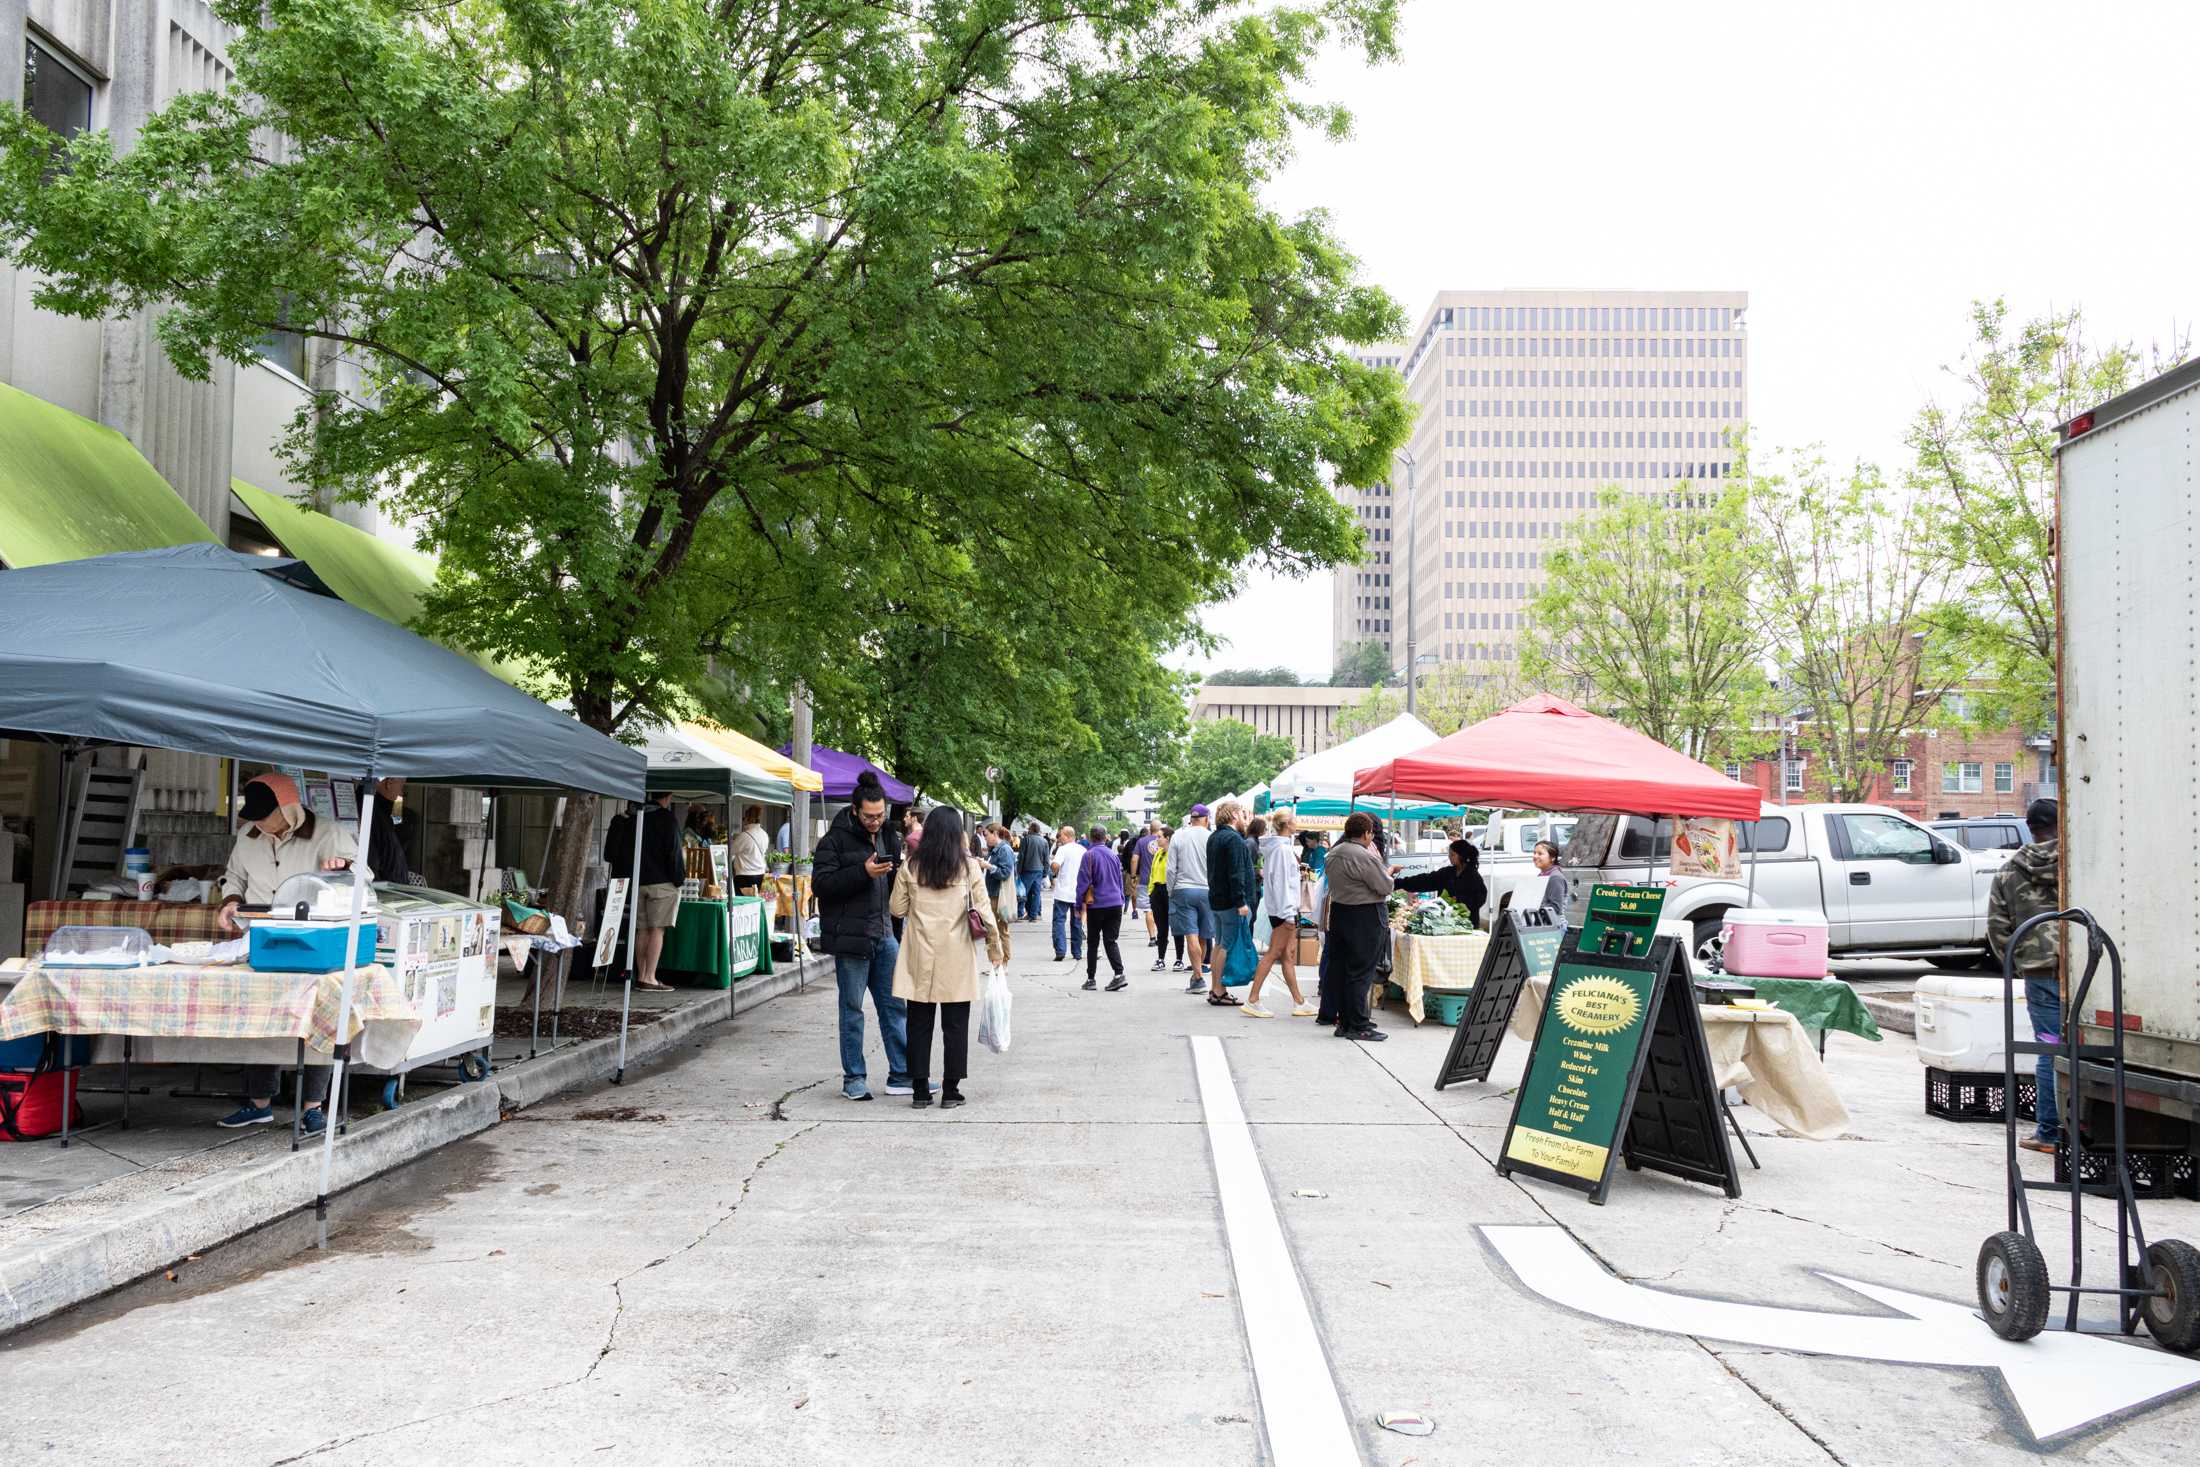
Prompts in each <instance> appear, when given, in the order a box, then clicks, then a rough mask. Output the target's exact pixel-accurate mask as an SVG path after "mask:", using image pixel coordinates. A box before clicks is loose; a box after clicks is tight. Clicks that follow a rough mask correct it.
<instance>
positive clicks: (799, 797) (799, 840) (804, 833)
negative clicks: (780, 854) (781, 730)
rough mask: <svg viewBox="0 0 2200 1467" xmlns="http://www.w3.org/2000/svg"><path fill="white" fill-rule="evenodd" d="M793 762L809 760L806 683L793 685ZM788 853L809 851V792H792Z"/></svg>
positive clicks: (806, 762)
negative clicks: (791, 826) (792, 809)
mask: <svg viewBox="0 0 2200 1467" xmlns="http://www.w3.org/2000/svg"><path fill="white" fill-rule="evenodd" d="M790 747H791V748H792V749H793V750H794V762H795V763H797V764H800V765H804V766H807V765H808V764H809V762H810V690H809V688H808V686H807V685H805V684H802V683H796V684H795V685H794V742H793V743H792V744H791V745H790ZM787 836H788V840H787V844H788V846H789V847H790V848H791V851H790V854H793V855H796V856H807V855H808V854H809V853H810V792H809V791H808V790H805V789H797V790H796V791H795V792H794V820H793V828H792V829H790V830H789V831H788V832H787Z"/></svg>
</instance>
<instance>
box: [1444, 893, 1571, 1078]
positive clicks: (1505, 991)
mask: <svg viewBox="0 0 2200 1467" xmlns="http://www.w3.org/2000/svg"><path fill="white" fill-rule="evenodd" d="M1565 938H1566V929H1565V928H1563V927H1559V926H1557V925H1555V924H1554V923H1552V921H1551V918H1550V914H1549V913H1548V912H1540V911H1537V912H1519V911H1514V910H1513V909H1511V908H1510V907H1508V908H1506V909H1505V910H1504V911H1502V912H1500V913H1498V918H1497V930H1496V931H1495V932H1493V933H1491V934H1490V941H1489V946H1487V947H1485V948H1484V949H1483V950H1482V966H1481V968H1480V969H1478V970H1477V971H1476V973H1475V975H1474V997H1473V998H1471V999H1469V1000H1468V1001H1467V1012H1466V1015H1465V1017H1463V1018H1461V1019H1460V1021H1459V1027H1458V1028H1456V1029H1454V1030H1453V1031H1452V1034H1451V1048H1450V1049H1449V1050H1447V1051H1445V1054H1444V1067H1443V1068H1442V1069H1441V1070H1438V1071H1437V1072H1436V1088H1437V1089H1439V1090H1441V1089H1443V1088H1444V1087H1445V1086H1446V1085H1459V1084H1463V1083H1465V1082H1466V1081H1469V1080H1487V1079H1488V1078H1489V1077H1490V1067H1491V1066H1493V1065H1495V1064H1496V1063H1497V1051H1498V1048H1499V1047H1500V1046H1501V1045H1503V1044H1504V1042H1505V1028H1506V1026H1507V1025H1508V1024H1510V1023H1512V1016H1513V1006H1514V1005H1515V1004H1517V1003H1519V1002H1520V990H1521V989H1523V988H1525V987H1526V986H1527V983H1528V979H1529V978H1531V977H1533V978H1539V979H1544V980H1548V979H1549V978H1550V976H1551V967H1552V965H1553V964H1554V963H1556V962H1557V961H1558V950H1559V948H1560V946H1561V945H1562V944H1563V943H1564V941H1565Z"/></svg>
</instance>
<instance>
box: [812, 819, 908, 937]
mask: <svg viewBox="0 0 2200 1467" xmlns="http://www.w3.org/2000/svg"><path fill="white" fill-rule="evenodd" d="M873 854H878V855H883V856H885V857H886V859H888V860H889V861H895V862H899V861H900V860H901V832H899V831H897V830H895V829H893V828H892V826H891V823H889V824H888V825H887V826H886V827H884V828H882V829H880V831H879V833H878V835H877V837H876V838H875V839H874V837H873V836H872V835H871V833H870V832H869V831H867V830H865V829H864V828H863V827H862V826H860V825H858V824H857V823H856V812H855V807H854V806H852V805H851V806H850V807H848V808H847V809H845V810H842V811H841V812H840V813H839V814H838V815H835V816H834V817H833V823H832V824H831V825H829V826H827V827H826V829H825V838H824V839H823V840H821V841H819V842H818V843H817V851H816V853H815V859H814V863H813V864H812V866H811V868H810V889H811V890H812V891H814V892H816V893H817V926H818V932H817V950H818V951H819V952H823V953H831V954H833V955H834V956H836V957H844V958H867V957H869V956H871V952H872V949H874V948H875V947H876V946H877V945H878V938H877V937H876V936H875V935H874V934H873V928H874V926H885V925H886V903H887V900H888V898H889V897H890V896H891V895H892V892H893V880H894V878H893V875H892V873H890V872H889V873H888V874H887V875H885V876H873V875H871V873H870V872H868V871H866V870H864V869H863V863H864V862H865V861H867V860H869V859H870V857H871V856H872V855H873ZM874 919H875V920H874ZM889 930H890V929H889Z"/></svg>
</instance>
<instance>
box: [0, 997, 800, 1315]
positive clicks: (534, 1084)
mask: <svg viewBox="0 0 2200 1467" xmlns="http://www.w3.org/2000/svg"><path fill="white" fill-rule="evenodd" d="M820 971H822V972H830V971H831V966H830V960H826V962H825V963H824V964H822V965H821V964H819V962H818V960H817V959H815V958H812V959H810V960H808V961H807V962H806V963H805V962H796V963H793V964H790V965H789V966H788V967H786V968H784V969H781V970H780V971H778V972H776V973H772V974H770V975H769V976H766V977H762V978H759V979H756V980H754V981H750V980H743V981H742V982H739V983H736V984H735V985H734V987H733V990H732V993H731V995H730V1002H729V1001H727V1000H728V996H727V995H724V994H715V993H706V994H704V995H702V996H701V997H700V998H699V999H698V1001H697V1002H695V1003H691V1004H687V1005H685V1006H683V1007H681V1008H678V1009H674V1010H672V1011H671V1012H670V1013H668V1014H667V1015H666V1016H665V1017H664V1018H662V1019H659V1020H657V1021H656V1022H655V1023H651V1024H644V1025H641V1026H639V1027H637V1028H635V1029H634V1030H633V1031H632V1032H631V1033H629V1035H628V1036H627V1054H626V1066H627V1068H628V1069H629V1070H634V1069H638V1068H640V1067H641V1066H643V1065H646V1064H648V1063H650V1062H651V1061H652V1060H654V1059H656V1058H658V1057H659V1056H661V1055H664V1054H666V1053H668V1052H669V1051H671V1050H672V1049H674V1048H676V1047H678V1046H679V1044H680V1043H681V1042H682V1041H683V1040H686V1039H688V1038H690V1037H691V1036H693V1035H695V1034H697V1033H699V1032H701V1031H702V1030H705V1029H708V1028H710V1027H711V1026H712V1025H714V1024H721V1023H724V1022H726V1021H727V1020H728V1019H730V1018H731V1017H733V1015H735V1014H739V1013H745V1012H747V1011H748V1010H750V1009H753V1008H755V1007H757V1006H758V1005H760V1004H763V1003H767V1002H769V1001H770V1000H772V999H774V998H777V997H779V996H780V995H782V994H786V993H792V992H794V991H795V990H796V989H797V988H799V987H801V986H802V985H803V984H804V983H805V982H807V981H808V980H809V979H810V978H813V977H815V976H817V974H818V972H820ZM618 1056H619V1041H618V1039H617V1038H616V1037H615V1036H614V1037H612V1038H609V1039H592V1040H588V1041H587V1042H585V1043H581V1044H576V1045H573V1046H572V1047H571V1048H568V1049H561V1050H559V1051H557V1052H556V1053H554V1054H547V1055H543V1056H540V1057H539V1058H537V1059H534V1060H529V1061H525V1062H523V1063H521V1064H519V1065H518V1066H516V1067H515V1068H513V1069H511V1070H508V1071H499V1072H498V1073H496V1074H493V1075H491V1076H490V1077H489V1078H488V1079H487V1080H484V1081H482V1082H481V1083H479V1084H474V1085H460V1086H457V1087H455V1088H453V1089H450V1090H445V1091H441V1092H439V1093H437V1094H435V1095H432V1096H430V1097H428V1098H426V1099H423V1100H416V1101H408V1102H407V1103H406V1104H404V1105H402V1106H400V1107H399V1108H398V1109H396V1110H394V1111H386V1112H384V1113H383V1114H381V1115H377V1116H370V1117H368V1118H366V1119H365V1120H362V1121H357V1122H355V1123H354V1124H353V1125H352V1127H351V1131H350V1134H349V1135H346V1136H344V1137H343V1138H341V1139H340V1141H339V1143H338V1145H337V1147H336V1152H335V1157H334V1162H333V1171H332V1175H331V1178H330V1186H331V1188H332V1190H333V1191H334V1192H338V1193H340V1192H342V1191H344V1190H345V1189H346V1188H349V1187H355V1186H357V1185H358V1184H359V1183H361V1182H365V1181H368V1180H370V1179H371V1178H374V1177H378V1176H381V1175H382V1174H383V1173H385V1172H391V1171H395V1170H396V1169H397V1168H399V1167H401V1166H404V1165H406V1164H407V1163H409V1162H414V1161H418V1160H419V1159H420V1158H421V1157H423V1156H426V1155H428V1154H429V1153H430V1152H432V1151H436V1150H438V1149H440V1148H442V1147H445V1146H448V1145H450V1144H451V1143H452V1142H454V1141H462V1140H464V1139H466V1138H467V1137H469V1136H476V1135H479V1134H480V1133H482V1132H483V1131H486V1130H488V1129H489V1128H490V1127H492V1126H494V1125H496V1123H497V1121H498V1119H499V1117H500V1116H501V1115H502V1114H503V1113H504V1112H505V1111H508V1110H521V1109H525V1108H526V1107H528V1106H531V1105H539V1104H541V1103H542V1102H544V1101H546V1100H549V1099H552V1098H554V1097H556V1096H559V1095H563V1094H567V1093H569V1092H571V1091H574V1090H578V1089H582V1088H584V1087H586V1086H589V1085H593V1084H602V1083H605V1082H608V1081H609V1080H610V1079H611V1077H612V1075H613V1074H614V1073H615V1072H616V1071H617V1068H618ZM179 1160H181V1161H182V1162H184V1163H185V1166H183V1167H181V1168H177V1167H154V1168H148V1169H147V1170H146V1171H143V1172H139V1173H136V1174H134V1175H132V1176H129V1177H123V1178H118V1179H116V1180H115V1181H114V1182H109V1183H102V1184H101V1187H117V1186H121V1187H123V1188H125V1189H126V1190H130V1184H133V1183H134V1184H135V1190H141V1191H143V1192H144V1194H145V1195H144V1196H143V1197H142V1198H133V1199H130V1200H129V1201H127V1202H126V1203H125V1205H124V1206H123V1207H122V1208H121V1209H120V1210H119V1211H112V1210H107V1209H103V1211H105V1212H106V1215H104V1216H98V1217H92V1218H87V1219H86V1220H85V1221H84V1222H83V1223H82V1224H80V1225H72V1224H70V1223H69V1221H68V1214H69V1206H70V1199H68V1198H61V1199H57V1200H56V1201H55V1202H52V1203H49V1204H47V1207H48V1208H53V1209H56V1211H54V1212H52V1213H50V1214H48V1216H49V1218H50V1219H51V1220H52V1222H53V1223H54V1226H53V1227H52V1228H51V1230H50V1232H51V1236H49V1237H47V1238H43V1239H38V1240H33V1241H28V1242H24V1243H19V1244H16V1245H15V1246H13V1247H10V1248H7V1249H4V1250H0V1337H5V1336H7V1335H10V1334H13V1333H14V1332H15V1331H17V1330H20V1329H23V1328H24V1327H26V1326H28V1325H31V1324H35V1323H37V1322H38V1321H39V1320H41V1319H46V1318H50V1317H51V1316H53V1315H55V1314H58V1313H60V1312H61V1311H62V1310H64V1309H68V1308H70V1307H71V1306H73V1305H77V1304H82V1303H84V1302H86V1301H88V1300H91V1299H96V1298H98V1297H99V1296H100V1295H102V1294H106V1293H111V1292H112V1291H114V1290H116V1289H119V1288H121V1287H123V1286H124V1285H126V1284H131V1283H135V1282H137V1281H138V1280H139V1279H143V1278H148V1277H151V1276H152V1275H154V1274H158V1273H160V1272H161V1271H162V1270H163V1269H166V1268H168V1267H169V1266H170V1265H172V1264H174V1263H175V1262H176V1261H177V1260H178V1259H181V1258H187V1257H189V1256H190V1255H191V1254H194V1253H205V1252H207V1251H209V1250H211V1249H214V1248H218V1247H220V1246H221V1245H222V1244H224V1243H226V1242H229V1241H230V1240H231V1239H233V1238H237V1237H239V1236H241V1235H243V1234H245V1233H248V1232H251V1231H252V1230H253V1229H255V1228H260V1227H264V1226H266V1225H267V1224H269V1223H272V1222H276V1221H278V1220H280V1219H282V1218H284V1217H287V1216H289V1215H291V1214H293V1213H296V1212H299V1211H301V1210H303V1209H306V1208H310V1207H311V1206H312V1205H313V1199H314V1197H315V1196H316V1195H317V1194H318V1192H319V1190H320V1180H321V1153H320V1150H319V1149H318V1148H307V1149H304V1150H299V1151H289V1150H287V1149H286V1150H283V1151H280V1152H278V1153H277V1154H275V1155H273V1156H271V1157H268V1158H267V1159H265V1160H262V1161H257V1162H253V1163H251V1164H249V1165H246V1166H242V1167H235V1168H225V1169H223V1170H220V1171H217V1172H211V1173H207V1174H203V1175H198V1176H192V1175H191V1174H190V1171H189V1166H188V1163H189V1162H190V1161H191V1160H192V1159H191V1158H180V1159H179ZM179 1171H180V1172H181V1173H182V1180H181V1181H180V1182H179V1181H178V1180H177V1177H178V1173H179ZM89 1190H91V1191H98V1190H100V1189H99V1188H92V1189H89ZM82 1195H83V1194H79V1196H80V1197H81V1196H82ZM113 1196H114V1194H113V1193H112V1192H110V1193H109V1194H108V1198H109V1199H111V1198H112V1197H113ZM38 1211H39V1212H46V1211H47V1209H46V1208H40V1209H38Z"/></svg>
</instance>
